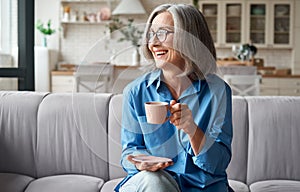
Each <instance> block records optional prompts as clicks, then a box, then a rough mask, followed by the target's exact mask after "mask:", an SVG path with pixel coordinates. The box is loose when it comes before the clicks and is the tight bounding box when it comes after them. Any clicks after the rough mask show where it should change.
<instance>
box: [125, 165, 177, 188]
mask: <svg viewBox="0 0 300 192" xmlns="http://www.w3.org/2000/svg"><path fill="white" fill-rule="evenodd" d="M170 191H172V192H180V189H179V187H178V184H177V183H176V181H175V179H173V177H172V176H171V175H170V174H169V173H167V172H166V171H163V170H160V171H156V172H151V171H141V172H139V173H137V174H135V175H134V176H133V177H131V178H130V179H129V180H128V181H127V182H126V183H125V184H124V185H123V186H122V187H121V188H120V192H170Z"/></svg>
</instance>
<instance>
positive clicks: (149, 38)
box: [147, 29, 174, 43]
mask: <svg viewBox="0 0 300 192" xmlns="http://www.w3.org/2000/svg"><path fill="white" fill-rule="evenodd" d="M159 32H160V33H161V34H164V39H163V40H161V39H160V38H159V37H158V36H157V34H158V33H159ZM162 32H163V33H162ZM171 33H174V31H169V30H166V29H158V30H157V31H156V32H154V31H149V32H148V33H147V42H148V43H152V42H153V40H154V38H155V37H156V38H157V39H158V41H159V42H161V43H163V42H165V41H166V39H167V37H168V35H169V34H171ZM149 34H152V36H151V37H149Z"/></svg>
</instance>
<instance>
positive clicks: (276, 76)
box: [262, 74, 300, 78]
mask: <svg viewBox="0 0 300 192" xmlns="http://www.w3.org/2000/svg"><path fill="white" fill-rule="evenodd" d="M262 77H263V78H300V75H271V74H266V75H262Z"/></svg>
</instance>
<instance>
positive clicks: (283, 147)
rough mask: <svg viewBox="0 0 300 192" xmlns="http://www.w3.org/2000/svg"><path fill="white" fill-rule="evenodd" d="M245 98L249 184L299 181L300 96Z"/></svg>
mask: <svg viewBox="0 0 300 192" xmlns="http://www.w3.org/2000/svg"><path fill="white" fill-rule="evenodd" d="M246 99H247V101H248V109H249V149H248V174H247V183H248V184H252V183H254V182H257V181H264V180H278V179H283V180H300V164H299V162H300V150H299V146H300V139H299V138H300V129H299V125H300V118H299V114H300V97H279V96H277V97H275V96H273V97H247V98H246ZM299 190H300V189H298V191H299Z"/></svg>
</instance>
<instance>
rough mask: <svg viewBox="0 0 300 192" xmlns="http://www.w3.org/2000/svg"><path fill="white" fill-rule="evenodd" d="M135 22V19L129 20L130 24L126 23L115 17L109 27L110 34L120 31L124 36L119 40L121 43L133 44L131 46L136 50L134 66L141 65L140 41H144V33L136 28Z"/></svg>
mask: <svg viewBox="0 0 300 192" xmlns="http://www.w3.org/2000/svg"><path fill="white" fill-rule="evenodd" d="M133 21H134V19H128V22H127V23H124V22H122V21H121V20H120V19H119V18H118V17H114V18H112V22H110V23H109V24H108V25H107V27H108V28H109V32H110V33H113V32H114V31H117V30H118V31H119V32H120V33H121V34H122V37H120V38H119V39H118V41H119V42H122V41H129V42H131V45H132V46H133V47H134V48H135V50H134V52H133V65H139V63H140V54H139V50H138V49H139V46H140V40H141V39H142V34H143V31H141V30H140V29H139V28H138V27H137V26H135V25H134V24H133Z"/></svg>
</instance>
